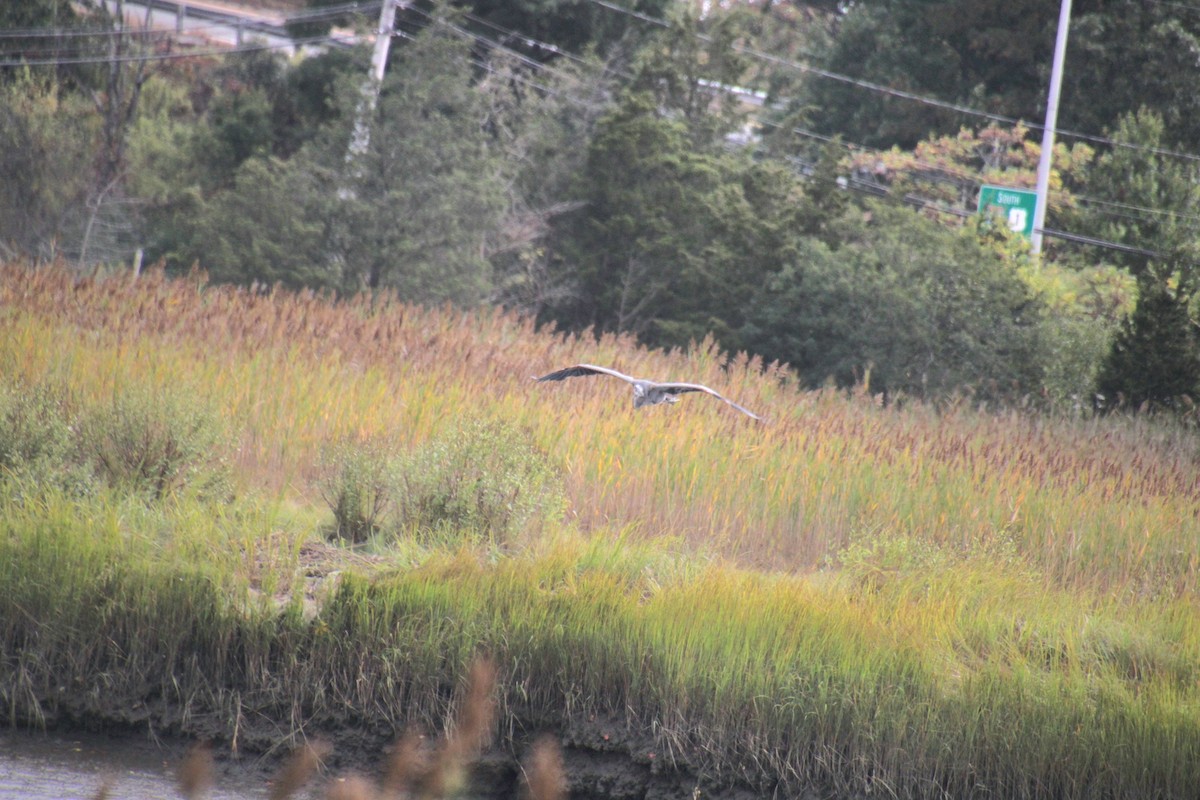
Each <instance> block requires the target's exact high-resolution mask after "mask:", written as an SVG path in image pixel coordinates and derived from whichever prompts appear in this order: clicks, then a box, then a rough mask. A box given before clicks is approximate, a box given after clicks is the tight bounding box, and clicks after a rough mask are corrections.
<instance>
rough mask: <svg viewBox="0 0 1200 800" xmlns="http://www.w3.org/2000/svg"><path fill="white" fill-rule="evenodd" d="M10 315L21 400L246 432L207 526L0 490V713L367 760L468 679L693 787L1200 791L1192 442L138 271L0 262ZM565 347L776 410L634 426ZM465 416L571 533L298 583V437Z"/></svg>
mask: <svg viewBox="0 0 1200 800" xmlns="http://www.w3.org/2000/svg"><path fill="white" fill-rule="evenodd" d="M0 330H2V331H3V335H2V336H0V377H3V378H4V380H5V381H6V382H8V383H9V384H10V385H42V384H53V385H58V386H62V387H65V388H64V391H67V392H68V393H69V396H70V397H72V398H74V399H75V401H76V402H78V403H79V404H80V406H81V407H87V406H93V405H96V404H100V403H103V402H106V401H111V398H112V397H114V396H115V394H119V393H120V392H122V391H125V390H128V389H130V387H140V389H139V390H144V391H149V392H155V391H161V390H165V389H166V388H168V387H170V388H171V389H173V390H175V391H185V392H191V393H193V394H194V396H196V397H201V398H203V401H204V403H205V404H206V405H207V407H208V408H209V409H212V410H215V411H216V412H217V413H218V414H219V415H220V417H221V418H222V419H223V420H224V421H225V423H226V424H227V425H228V426H229V430H231V431H235V432H236V435H237V437H238V438H237V441H236V442H235V444H234V447H233V449H232V451H231V455H230V462H231V464H232V465H233V467H234V474H235V483H236V484H237V486H238V487H239V493H238V495H237V499H236V501H235V502H233V503H232V504H226V505H220V504H216V503H214V502H213V501H212V500H211V499H206V498H205V497H203V496H195V495H188V494H187V493H181V494H180V495H179V496H173V497H169V498H166V499H164V500H163V501H160V502H157V503H152V504H147V503H145V502H133V501H132V500H131V499H130V498H128V497H126V496H124V495H122V494H120V493H118V492H115V491H114V490H112V489H110V488H104V489H102V490H100V491H97V492H95V493H93V494H88V495H83V496H79V495H72V494H71V493H69V492H66V491H63V490H61V489H57V488H55V487H53V486H47V487H45V490H44V491H42V492H41V493H32V494H30V493H28V492H26V493H24V494H21V493H18V492H17V491H16V490H15V489H14V488H13V487H14V486H23V485H24V484H19V483H14V482H0V489H3V491H4V492H7V493H8V494H6V495H4V496H3V497H0V502H2V504H3V506H2V507H3V509H4V513H3V514H2V515H0V587H2V588H3V591H0V648H2V649H0V656H2V657H3V663H4V667H5V670H4V673H3V674H5V675H7V676H9V677H7V678H4V679H2V680H0V711H4V712H6V713H7V715H8V716H9V718H10V719H12V720H23V721H28V720H34V719H38V718H50V717H53V716H54V715H56V714H57V715H60V716H68V717H84V718H86V717H87V716H88V714H99V713H101V712H100V710H99V705H98V703H99V698H101V697H104V698H108V699H112V698H114V697H116V698H119V699H121V700H122V701H123V702H124V704H125V707H127V708H128V709H130V711H129V716H130V717H131V718H136V719H137V720H140V721H143V722H150V723H151V724H155V725H158V726H160V727H163V726H165V727H174V728H175V729H177V730H180V731H186V730H190V729H192V728H194V727H195V726H196V721H197V720H204V721H206V723H208V724H209V725H211V727H212V728H213V729H215V730H217V731H219V732H220V735H221V736H222V737H224V738H225V739H227V740H230V741H233V742H242V743H245V744H246V746H251V745H255V746H273V745H275V746H277V745H278V743H279V742H280V741H285V742H291V741H293V740H294V739H295V738H296V736H297V732H299V731H301V730H304V729H305V728H306V727H307V726H315V727H318V728H319V727H322V726H325V727H329V728H337V727H338V726H347V725H353V726H356V727H359V728H361V729H363V730H370V731H375V732H377V733H378V735H379V736H381V737H385V738H386V737H392V736H395V735H396V734H397V733H398V731H399V730H401V729H403V728H405V727H406V726H409V725H416V724H420V725H425V726H429V728H430V729H431V730H438V726H440V725H444V724H445V723H444V721H445V720H448V719H453V718H454V713H455V709H456V708H457V707H458V706H459V704H460V701H461V699H462V698H463V697H464V696H465V695H466V693H467V692H468V688H467V686H466V685H465V684H464V683H463V681H462V678H461V676H463V675H465V674H467V671H468V667H469V665H470V664H471V663H472V662H473V661H474V660H475V659H476V658H477V657H478V656H480V655H481V654H485V655H487V656H488V657H490V659H491V660H492V663H494V664H495V666H496V669H497V674H496V682H497V702H498V706H497V715H498V717H497V719H496V720H494V721H493V722H490V723H488V725H489V727H490V728H492V729H493V730H492V733H495V734H500V733H507V734H511V733H512V732H513V731H519V730H525V731H533V730H543V729H545V730H557V731H562V732H564V736H565V738H566V739H567V740H568V741H567V743H568V744H572V743H574V744H578V745H580V746H584V745H586V746H593V747H599V748H605V747H610V748H614V749H620V750H621V751H622V752H625V753H627V754H628V755H629V756H630V758H631V759H632V761H633V763H634V764H637V765H640V766H641V767H645V768H648V769H649V768H654V769H659V768H661V767H660V766H659V765H662V764H667V765H683V766H686V767H688V768H689V769H690V770H691V771H692V773H693V774H694V775H696V776H698V778H697V780H698V781H699V782H700V783H701V784H702V785H703V786H704V787H705V788H706V789H707V788H708V787H711V786H717V785H722V784H727V783H729V782H732V781H740V782H742V783H744V784H747V785H749V786H751V787H753V788H754V789H756V790H760V791H762V792H764V793H766V792H772V791H780V792H783V793H784V794H795V793H798V792H800V791H803V790H805V789H814V790H816V791H818V792H823V793H847V794H865V793H875V792H880V793H883V794H895V795H897V796H906V797H931V798H932V797H945V796H956V797H957V796H975V795H994V796H1004V797H1030V798H1035V797H1036V798H1042V797H1045V798H1051V797H1053V798H1091V797H1112V798H1117V797H1161V798H1174V797H1181V798H1182V797H1189V796H1192V793H1193V792H1194V789H1195V786H1197V785H1200V606H1198V605H1197V603H1196V599H1195V598H1196V596H1197V589H1200V586H1198V585H1197V574H1198V568H1200V546H1198V545H1197V542H1200V517H1198V509H1200V461H1198V458H1197V456H1198V452H1197V446H1196V445H1197V440H1196V439H1195V434H1194V433H1192V432H1188V431H1182V430H1175V429H1169V428H1165V427H1160V426H1156V425H1154V424H1152V423H1150V422H1147V421H1145V420H1113V419H1086V420H1073V419H1060V418H1052V417H1045V416H1037V415H1032V414H1024V413H1018V412H1004V413H985V412H981V411H979V410H978V409H974V408H972V407H971V406H970V405H969V404H967V403H966V402H964V403H962V404H960V405H958V406H954V407H950V408H942V409H932V408H928V407H923V406H918V405H914V406H908V407H905V408H900V409H897V408H887V409H885V408H881V407H879V406H877V405H876V404H875V403H874V402H872V400H871V398H870V397H867V396H858V397H848V396H846V395H844V394H842V393H838V392H834V391H817V392H801V391H798V390H797V388H796V387H795V385H794V384H793V382H792V380H791V379H790V378H789V376H788V373H787V372H786V371H784V370H782V369H780V368H778V367H776V366H770V367H766V368H764V367H763V365H761V364H760V363H758V362H756V361H755V360H753V359H749V358H746V357H745V356H737V357H733V358H726V357H724V356H723V355H722V354H720V353H718V352H717V351H716V350H715V349H714V348H713V347H711V346H710V345H709V344H707V343H702V344H700V345H697V346H696V347H694V348H692V349H691V350H689V351H687V352H672V353H662V352H650V351H646V350H643V349H640V348H638V347H636V346H635V345H634V343H633V342H632V341H630V340H628V339H624V338H619V337H601V338H599V339H592V338H589V337H564V336H556V335H553V334H551V333H548V332H538V331H535V330H534V329H533V327H532V325H531V324H530V323H529V322H528V321H526V320H522V319H519V318H517V317H513V316H508V315H505V314H502V313H499V312H495V311H479V312H474V313H465V312H461V311H451V310H448V309H442V310H429V309H421V308H415V307H410V306H406V305H403V304H401V303H398V302H396V301H395V300H394V299H390V298H387V297H376V298H366V297H360V298H353V299H350V300H347V301H344V302H339V303H332V302H330V301H329V300H327V299H325V298H321V297H318V296H314V295H311V294H300V295H293V294H286V293H280V292H268V293H252V292H246V291H239V290H234V289H227V288H212V287H205V286H203V284H202V283H201V282H200V281H199V280H198V279H195V278H193V279H189V280H180V281H174V282H172V281H169V280H166V279H165V278H163V277H162V276H161V275H158V274H154V273H150V274H146V275H143V276H142V277H141V278H139V279H137V280H133V279H130V278H127V277H123V276H121V277H107V278H88V279H76V278H73V277H72V276H70V275H69V274H68V273H66V272H64V271H60V270H37V271H31V270H25V269H22V268H20V267H16V266H8V267H5V268H3V270H2V271H0ZM575 361H589V362H597V363H612V364H613V365H615V366H617V367H619V368H621V369H623V370H624V371H627V372H631V373H634V374H645V375H650V376H656V377H663V378H681V379H682V378H686V379H689V380H697V381H702V382H704V383H706V384H709V385H712V386H714V387H718V388H719V389H720V390H722V391H723V392H726V393H728V394H729V395H730V396H733V397H736V398H737V399H738V400H739V402H744V403H745V404H746V405H747V406H748V407H751V408H754V409H755V410H756V411H759V412H760V413H763V414H764V415H765V416H766V417H767V418H768V420H769V424H767V425H757V424H750V423H748V422H747V421H746V419H745V418H743V417H741V416H740V415H736V414H731V413H728V410H727V409H725V408H724V407H723V406H721V404H715V403H703V402H688V400H687V399H685V400H684V402H683V403H680V404H679V405H677V406H674V407H667V408H661V407H659V408H653V409H649V410H644V411H639V412H636V415H635V412H634V411H633V409H632V408H631V404H630V402H629V397H628V392H627V390H626V389H625V387H623V386H618V385H615V384H614V383H611V382H605V381H588V380H578V381H569V382H564V383H563V384H561V385H554V386H545V385H534V384H532V382H531V381H530V380H529V377H530V376H531V375H534V374H539V373H541V372H544V371H546V370H547V369H549V368H553V367H558V366H563V365H566V364H569V363H573V362H575ZM478 417H483V418H487V419H493V420H503V421H504V424H505V425H507V426H510V427H509V428H508V430H512V431H520V432H521V434H520V436H521V437H523V438H522V440H521V441H522V442H524V441H527V443H528V446H529V447H530V448H531V450H530V452H536V453H537V454H539V455H538V459H543V460H540V461H538V462H537V463H539V464H542V465H552V468H553V471H555V472H556V473H557V474H558V475H559V476H560V478H559V479H560V480H561V486H562V487H564V488H565V496H566V507H567V516H566V522H565V523H558V522H557V521H554V520H552V519H551V520H543V521H542V522H540V523H539V526H540V528H539V533H538V534H537V535H536V536H534V535H530V536H525V537H524V538H518V541H517V544H518V545H519V546H511V547H508V548H506V549H500V550H498V549H497V548H496V547H495V544H496V543H495V542H494V541H490V540H489V537H472V536H464V537H458V538H447V539H443V540H440V541H438V542H430V543H429V544H428V546H426V547H424V548H423V549H420V548H418V549H415V550H414V549H408V550H403V553H404V555H403V557H399V556H398V555H397V554H398V553H400V552H401V551H400V550H395V551H393V550H390V549H389V547H388V545H387V544H386V543H383V542H375V544H373V545H369V546H368V550H367V552H366V555H369V556H370V557H371V558H370V559H369V560H366V558H365V556H364V555H363V553H362V552H361V551H352V550H349V549H347V548H341V549H339V548H334V547H330V546H328V545H324V543H323V542H322V546H324V547H325V548H326V550H323V551H321V552H322V553H324V554H325V556H324V557H325V558H338V559H341V561H338V562H337V563H336V564H333V565H331V564H327V563H325V564H314V563H312V561H311V558H310V552H311V550H312V549H313V548H314V547H315V545H314V544H313V542H314V540H315V541H318V542H320V541H321V537H320V534H319V527H320V526H319V525H317V524H315V523H313V524H307V523H306V521H308V522H311V521H312V520H313V519H315V518H316V516H318V515H315V514H311V515H307V516H306V514H308V513H309V512H293V511H290V510H289V509H306V508H312V507H319V506H320V503H321V490H320V487H321V469H320V464H321V453H322V452H323V449H325V450H327V449H328V448H329V447H330V443H333V442H338V441H347V440H351V441H353V440H370V439H371V437H382V438H385V439H386V440H387V441H389V442H392V443H394V446H395V447H396V448H398V449H399V450H400V451H403V452H414V453H415V452H420V451H421V448H429V447H436V446H437V443H438V442H446V441H451V440H452V439H453V437H454V436H455V435H456V434H455V431H456V430H458V431H461V430H462V420H464V419H474V418H478ZM447 437H449V438H447ZM516 446H517V445H516V444H514V442H512V441H508V440H505V442H504V443H502V445H501V448H502V449H507V450H509V451H511V450H512V448H514V447H516ZM469 460H470V461H472V462H474V461H478V460H480V457H479V456H473V457H472V458H471V459H469ZM431 469H432V468H431ZM498 469H502V468H495V467H494V468H492V469H491V470H490V471H489V472H490V473H493V474H494V473H495V472H496V471H497V470H498ZM525 480H526V481H528V480H531V479H530V478H528V477H527V478H526V479H525ZM516 485H517V486H518V488H520V487H521V486H524V485H525V484H524V483H523V482H520V481H519V482H517V484H516ZM5 487H8V488H5ZM518 496H520V494H519V493H518ZM330 513H332V512H330ZM306 525H307V526H306ZM372 541H375V540H372ZM372 547H373V548H374V549H371V548H372ZM306 559H308V560H307V561H306ZM355 559H358V560H355ZM314 572H317V573H319V574H320V575H322V576H326V575H333V574H338V575H340V577H337V578H328V579H326V580H323V581H314V579H313V577H312V576H313V573H314ZM60 686H73V687H83V689H84V691H83V692H72V693H64V692H62V691H59V689H58V687H60ZM80 697H84V698H87V697H94V698H95V699H96V701H97V706H96V707H95V708H92V707H89V706H88V703H87V701H86V700H83V701H81V700H80V699H79V698H80ZM585 723H586V724H585ZM504 740H505V739H504V737H502V741H504ZM568 777H569V776H568Z"/></svg>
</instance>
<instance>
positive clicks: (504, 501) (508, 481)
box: [398, 420, 566, 544]
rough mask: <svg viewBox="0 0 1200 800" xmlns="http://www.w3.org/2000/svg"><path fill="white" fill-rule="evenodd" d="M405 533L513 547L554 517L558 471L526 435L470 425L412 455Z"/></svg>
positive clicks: (558, 507) (404, 492)
mask: <svg viewBox="0 0 1200 800" xmlns="http://www.w3.org/2000/svg"><path fill="white" fill-rule="evenodd" d="M400 490H401V491H400V496H399V509H398V510H399V513H400V523H401V525H402V527H404V528H405V529H410V530H411V529H415V530H417V531H418V532H420V533H421V534H423V535H426V536H430V535H433V536H445V535H447V534H448V535H450V536H453V537H468V538H476V539H481V540H487V541H490V542H492V543H496V544H504V543H508V542H511V541H512V540H513V539H514V537H515V536H516V535H517V534H518V533H520V532H521V531H522V530H523V529H524V528H526V527H527V526H529V525H531V524H537V523H539V522H541V521H545V520H547V519H550V518H552V517H556V516H560V515H561V514H562V512H563V509H564V507H565V502H566V501H565V493H564V490H563V486H562V482H561V479H560V478H559V476H558V474H557V472H556V471H555V470H554V469H552V468H551V467H550V465H549V464H548V463H547V462H546V458H545V456H544V455H543V454H542V453H541V452H540V451H538V450H537V448H535V447H534V445H533V444H532V442H531V441H530V439H529V437H528V436H527V435H526V434H524V433H522V432H521V431H519V430H517V429H516V428H514V427H512V426H511V425H508V424H507V423H503V422H495V421H492V422H489V421H484V420H471V421H468V422H466V423H464V424H462V425H460V426H458V427H455V428H453V429H451V430H450V431H448V432H447V433H444V434H442V435H440V436H438V437H436V438H434V439H433V440H431V441H430V442H429V443H428V444H427V445H425V446H424V447H422V448H420V449H418V450H416V451H415V452H414V453H413V454H412V455H411V456H410V457H409V458H408V459H406V462H405V464H404V468H403V469H402V471H401V474H400Z"/></svg>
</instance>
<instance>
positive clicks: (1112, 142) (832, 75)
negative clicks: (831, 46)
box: [589, 0, 1200, 163]
mask: <svg viewBox="0 0 1200 800" xmlns="http://www.w3.org/2000/svg"><path fill="white" fill-rule="evenodd" d="M589 2H592V3H595V4H596V5H598V6H601V7H603V8H607V9H609V10H612V11H616V12H618V13H621V14H626V15H628V16H631V17H634V18H635V19H639V20H642V21H643V22H647V23H651V24H654V25H658V26H660V27H665V28H670V27H671V23H669V22H667V21H666V20H663V19H658V18H655V17H651V16H648V15H646V14H643V13H641V12H639V11H633V10H632V9H628V8H625V7H623V6H620V5H617V4H616V3H612V2H609V0H589ZM696 36H697V38H699V39H700V40H701V41H705V42H711V41H712V37H711V36H708V35H706V34H702V33H698V34H696ZM731 49H732V50H733V51H734V52H736V53H739V54H741V55H746V56H750V57H752V58H756V59H759V60H761V61H766V62H768V63H771V64H774V65H776V66H782V67H788V68H791V69H796V70H799V71H801V72H807V73H811V74H813V75H816V76H818V77H822V78H828V79H830V80H835V81H839V82H841V83H846V84H849V85H852V86H856V87H858V88H860V89H866V90H868V91H872V92H876V93H878V94H884V95H888V96H891V97H896V98H898V99H902V100H909V101H912V102H916V103H921V104H923V105H928V106H931V107H934V108H940V109H942V110H944V111H953V112H955V113H959V114H963V115H966V116H973V117H979V118H982V119H988V120H992V121H993V122H1001V123H1004V124H1005V125H1023V126H1025V127H1026V128H1030V129H1033V130H1044V129H1045V126H1043V125H1038V124H1036V123H1033V122H1025V121H1023V120H1019V119H1015V118H1013V117H1008V116H1005V115H1003V114H993V113H991V112H987V111H980V110H979V109H976V108H971V107H970V106H965V105H962V104H960V103H952V102H950V101H947V100H941V99H938V98H936V97H929V96H928V95H921V94H917V93H916V92H908V91H905V90H903V89H894V88H892V87H890V86H884V85H882V84H878V83H874V82H872V81H867V80H863V79H861V78H855V77H852V76H850V75H844V74H842V73H838V72H833V71H832V70H827V69H823V68H821V67H814V66H812V65H811V64H804V63H802V62H799V61H794V60H792V59H788V58H783V57H782V56H776V55H773V54H771V53H765V52H763V51H761V50H755V49H754V48H751V47H746V46H744V45H736V44H735V45H732V46H731ZM1055 133H1056V134H1057V135H1059V136H1068V137H1071V138H1074V139H1081V140H1084V141H1090V142H1095V143H1097V144H1104V145H1108V146H1110V147H1121V148H1126V149H1131V150H1139V151H1143V152H1150V153H1154V154H1155V155H1161V156H1169V157H1171V158H1180V159H1184V160H1187V161H1193V162H1197V163H1200V155H1196V154H1194V153H1185V152H1181V151H1178V150H1170V149H1167V148H1162V147H1149V146H1146V145H1138V144H1133V143H1131V142H1122V141H1118V140H1116V139H1111V138H1108V137H1105V136H1098V135H1095V134H1089V133H1080V132H1078V131H1069V130H1063V129H1061V128H1055Z"/></svg>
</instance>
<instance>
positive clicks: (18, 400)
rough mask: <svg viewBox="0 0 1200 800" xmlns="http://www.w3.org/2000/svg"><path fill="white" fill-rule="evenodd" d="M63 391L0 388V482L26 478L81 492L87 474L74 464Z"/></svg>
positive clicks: (85, 487) (71, 426)
mask: <svg viewBox="0 0 1200 800" xmlns="http://www.w3.org/2000/svg"><path fill="white" fill-rule="evenodd" d="M74 432H75V418H74V414H73V411H72V409H71V405H70V403H69V402H68V399H67V396H66V394H65V393H64V392H63V391H61V390H57V389H54V388H52V387H50V386H47V385H35V386H5V387H0V480H8V479H17V480H27V481H29V482H30V483H31V484H33V485H40V486H43V487H49V486H53V487H56V488H59V489H64V490H67V491H69V492H72V493H86V492H87V490H88V488H89V486H90V484H91V482H92V480H93V477H92V475H91V472H90V470H89V469H88V467H87V465H85V464H81V463H80V462H79V458H78V453H77V451H76V448H75V443H74Z"/></svg>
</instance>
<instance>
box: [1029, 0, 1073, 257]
mask: <svg viewBox="0 0 1200 800" xmlns="http://www.w3.org/2000/svg"><path fill="white" fill-rule="evenodd" d="M1070 26H1071V0H1062V5H1061V6H1060V7H1059V10H1058V36H1057V37H1056V38H1055V40H1054V66H1053V67H1052V68H1051V70H1050V96H1049V97H1048V98H1047V100H1046V125H1045V127H1044V128H1043V129H1042V157H1041V158H1040V159H1039V160H1038V173H1037V208H1035V209H1034V211H1033V237H1032V245H1033V252H1034V253H1035V254H1036V253H1040V252H1042V226H1043V225H1045V223H1046V204H1047V194H1048V193H1049V189H1050V156H1051V154H1052V152H1053V151H1054V128H1055V126H1056V125H1057V124H1058V93H1059V90H1060V89H1061V88H1062V74H1063V61H1064V60H1065V58H1066V54H1067V30H1068V29H1069V28H1070Z"/></svg>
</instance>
